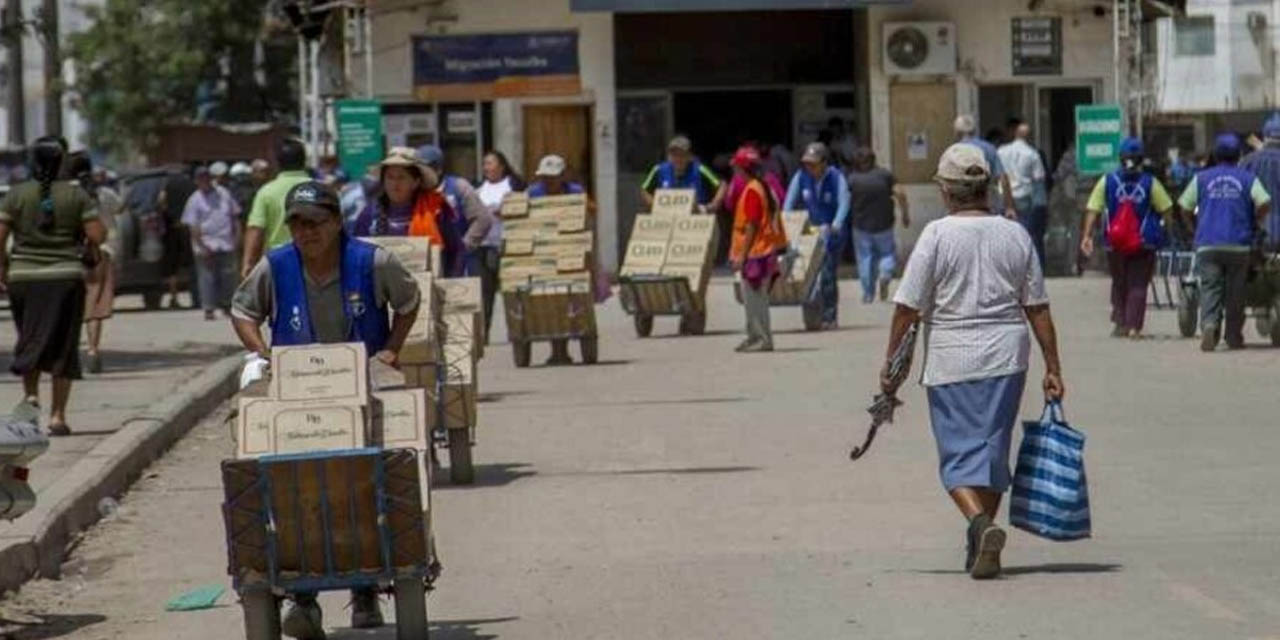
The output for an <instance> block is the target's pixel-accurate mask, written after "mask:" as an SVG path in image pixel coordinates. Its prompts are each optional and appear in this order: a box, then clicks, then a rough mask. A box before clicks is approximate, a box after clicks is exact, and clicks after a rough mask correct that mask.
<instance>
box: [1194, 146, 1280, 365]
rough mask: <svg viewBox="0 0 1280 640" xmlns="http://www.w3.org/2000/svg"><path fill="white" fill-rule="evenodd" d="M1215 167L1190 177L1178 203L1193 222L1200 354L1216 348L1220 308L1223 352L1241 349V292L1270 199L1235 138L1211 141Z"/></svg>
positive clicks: (1242, 326) (1219, 326)
mask: <svg viewBox="0 0 1280 640" xmlns="http://www.w3.org/2000/svg"><path fill="white" fill-rule="evenodd" d="M1213 159H1214V161H1215V162H1216V164H1215V165H1214V166H1213V167H1212V168H1209V169H1205V170H1204V171H1201V172H1200V173H1197V174H1196V177H1195V179H1194V180H1192V181H1191V184H1189V185H1187V189H1186V190H1185V191H1183V192H1182V197H1181V198H1178V207H1179V209H1180V210H1181V211H1182V212H1183V213H1184V214H1192V212H1194V214H1192V215H1193V216H1194V219H1195V221H1196V225H1195V227H1196V236H1195V248H1196V265H1197V267H1198V268H1199V272H1200V273H1199V275H1200V330H1201V331H1203V332H1204V334H1203V336H1202V337H1201V339H1200V350H1201V351H1213V350H1214V349H1217V348H1218V339H1219V338H1220V336H1221V329H1222V320H1223V314H1224V308H1225V315H1226V325H1227V326H1226V338H1227V348H1228V349H1242V348H1244V331H1243V329H1244V287H1245V281H1246V280H1247V278H1248V275H1249V254H1250V251H1251V250H1252V248H1253V244H1254V241H1255V240H1256V239H1257V233H1258V226H1259V225H1260V224H1261V223H1262V221H1263V220H1265V219H1266V217H1267V212H1268V211H1270V210H1271V196H1270V195H1268V194H1267V190H1266V189H1265V188H1264V187H1263V186H1262V181H1260V180H1258V179H1257V178H1256V177H1254V175H1253V174H1252V173H1249V172H1248V171H1246V170H1245V169H1242V168H1240V167H1238V166H1236V164H1237V163H1238V162H1239V161H1240V138H1238V137H1236V135H1235V134H1234V133H1224V134H1221V135H1219V136H1218V137H1217V139H1216V140H1215V141H1214V146H1213Z"/></svg>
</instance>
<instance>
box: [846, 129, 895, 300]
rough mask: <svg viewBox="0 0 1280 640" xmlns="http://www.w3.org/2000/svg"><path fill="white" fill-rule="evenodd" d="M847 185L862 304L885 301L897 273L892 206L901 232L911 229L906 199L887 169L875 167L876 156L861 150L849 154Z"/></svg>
mask: <svg viewBox="0 0 1280 640" xmlns="http://www.w3.org/2000/svg"><path fill="white" fill-rule="evenodd" d="M846 180H847V181H848V182H849V193H850V195H851V198H850V207H849V208H850V209H851V216H850V217H851V218H852V219H853V246H854V248H855V249H856V251H857V256H858V279H859V280H861V281H862V301H863V302H864V303H867V302H871V301H873V300H875V297H876V285H877V283H878V284H879V287H880V299H881V300H887V299H888V298H889V283H890V281H892V280H893V272H894V271H895V270H896V269H897V267H898V264H897V247H896V246H895V243H894V240H893V218H894V215H893V205H894V203H895V202H896V203H897V204H898V207H899V208H901V209H902V228H903V229H906V228H907V227H910V226H911V216H910V214H909V213H908V211H907V195H906V194H905V193H903V191H902V187H901V186H900V185H898V183H897V181H896V180H895V179H894V177H893V174H892V173H889V170H888V169H884V168H881V167H877V166H876V154H874V153H872V152H871V149H868V148H866V147H861V148H859V149H856V150H854V152H853V170H852V171H850V172H849V175H848V176H847V177H846Z"/></svg>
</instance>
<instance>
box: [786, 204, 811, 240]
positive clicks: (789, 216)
mask: <svg viewBox="0 0 1280 640" xmlns="http://www.w3.org/2000/svg"><path fill="white" fill-rule="evenodd" d="M808 227H809V212H808V211H803V210H799V211H783V212H782V228H783V230H785V231H786V232H787V240H791V241H795V239H796V238H799V237H801V236H803V235H804V232H805V230H806V229H807V228H808Z"/></svg>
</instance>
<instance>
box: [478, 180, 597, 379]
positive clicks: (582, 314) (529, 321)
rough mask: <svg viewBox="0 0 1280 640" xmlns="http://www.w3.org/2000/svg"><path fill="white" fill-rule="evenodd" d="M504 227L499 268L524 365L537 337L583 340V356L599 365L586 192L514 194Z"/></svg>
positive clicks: (510, 330)
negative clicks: (584, 193)
mask: <svg viewBox="0 0 1280 640" xmlns="http://www.w3.org/2000/svg"><path fill="white" fill-rule="evenodd" d="M508 210H510V211H511V212H512V213H513V214H515V215H514V217H507V212H508ZM503 232H504V236H505V238H504V241H503V250H502V260H501V265H500V268H499V274H500V277H501V280H502V301H503V308H504V310H505V312H506V318H507V336H508V338H509V339H510V340H511V349H512V356H513V358H514V360H515V364H516V366H517V367H527V366H529V363H530V362H531V361H532V358H533V355H532V350H533V343H534V342H550V341H554V340H576V341H578V342H579V345H580V347H581V349H582V361H583V362H585V363H587V364H595V363H596V361H597V360H598V359H599V339H598V334H597V331H596V316H595V284H596V283H595V273H594V269H593V267H594V265H595V256H594V248H595V231H594V229H593V228H592V220H591V217H590V215H589V213H588V212H587V200H586V196H585V195H583V194H569V195H559V196H547V197H541V198H532V199H530V198H527V197H525V196H524V195H523V194H520V195H517V194H511V195H508V196H507V198H506V199H505V200H504V201H503Z"/></svg>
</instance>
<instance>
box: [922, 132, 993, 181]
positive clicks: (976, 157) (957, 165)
mask: <svg viewBox="0 0 1280 640" xmlns="http://www.w3.org/2000/svg"><path fill="white" fill-rule="evenodd" d="M935 177H936V178H937V179H938V180H946V181H949V182H986V181H987V180H990V179H991V167H990V166H989V165H988V164H987V156H986V155H985V154H984V153H982V149H980V148H978V146H977V145H972V144H968V143H965V142H957V143H955V144H953V145H951V146H949V147H947V150H946V151H944V152H942V157H941V158H939V159H938V175H937V176H935Z"/></svg>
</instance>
